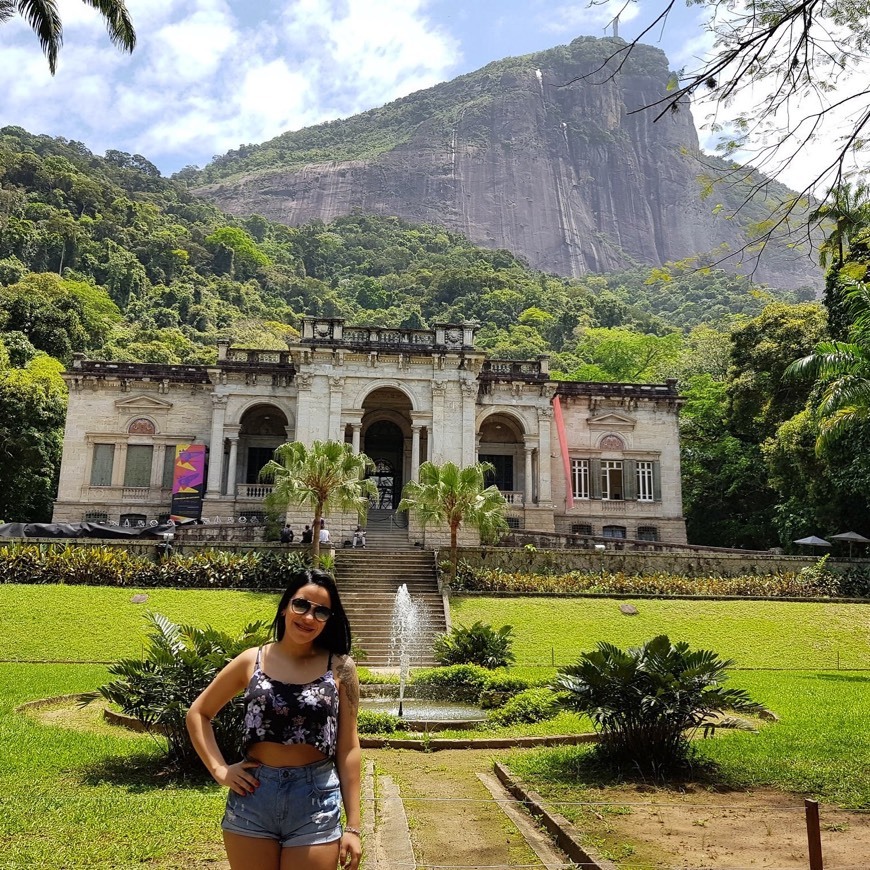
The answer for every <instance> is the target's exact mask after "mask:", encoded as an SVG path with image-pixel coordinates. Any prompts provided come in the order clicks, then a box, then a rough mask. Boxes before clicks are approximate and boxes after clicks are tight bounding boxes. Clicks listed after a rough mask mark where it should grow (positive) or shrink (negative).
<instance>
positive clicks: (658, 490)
mask: <svg viewBox="0 0 870 870" xmlns="http://www.w3.org/2000/svg"><path fill="white" fill-rule="evenodd" d="M652 472H653V498H654V499H655V500H656V501H661V500H662V464H661V462H658V461H656V462H653V464H652Z"/></svg>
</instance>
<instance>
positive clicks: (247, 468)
mask: <svg viewBox="0 0 870 870" xmlns="http://www.w3.org/2000/svg"><path fill="white" fill-rule="evenodd" d="M291 436H292V433H291V432H290V431H289V429H288V425H287V417H286V415H285V414H284V412H283V411H282V410H281V409H280V408H276V407H275V406H274V405H255V406H254V407H253V408H248V410H247V411H245V413H244V414H242V418H241V420H240V425H239V459H238V465H239V468H238V471H237V474H236V480H235V481H230V483H231V484H236V483H239V484H257V483H259V482H260V469H261V468H262V467H263V466H264V465H265V464H266V463H267V462H268V461H269V460H270V459H271V458H272V454H273V453H274V452H275V448H276V447H278V446H280V445H281V444H283V443H284V442H285V441H287V440H290V438H291ZM231 491H232V490H231Z"/></svg>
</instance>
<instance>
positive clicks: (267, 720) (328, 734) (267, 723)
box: [244, 647, 338, 757]
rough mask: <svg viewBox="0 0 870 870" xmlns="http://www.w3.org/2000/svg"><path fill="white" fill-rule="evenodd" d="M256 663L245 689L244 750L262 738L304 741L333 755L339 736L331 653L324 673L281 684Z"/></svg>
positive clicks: (336, 694)
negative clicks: (314, 678)
mask: <svg viewBox="0 0 870 870" xmlns="http://www.w3.org/2000/svg"><path fill="white" fill-rule="evenodd" d="M262 653H263V648H262V647H260V649H258V650H257V663H256V665H255V667H254V673H253V674H252V676H251V681H250V682H249V683H248V688H247V689H245V739H244V751H245V752H247V751H248V749H249V748H250V747H251V746H252V745H253V744H254V743H259V742H261V741H268V742H269V743H283V744H286V745H288V746H289V745H291V744H294V743H306V744H308V745H310V746H313V747H314V748H315V749H319V750H320V751H321V752H322V753H323V754H324V755H326V756H328V757H331V756H334V755H335V746H336V742H337V738H338V686H337V685H336V682H335V675H334V674H333V673H332V653H330V654H329V662H328V664H327V666H326V668H327V670H326V673H325V674H324V675H323V676H321V677H317V679H316V680H312V681H311V682H310V683H282V682H281V681H280V680H273V679H272V678H271V677H269V676H268V675H267V674H264V673H263V668H262V665H261V664H260V658H261V656H262Z"/></svg>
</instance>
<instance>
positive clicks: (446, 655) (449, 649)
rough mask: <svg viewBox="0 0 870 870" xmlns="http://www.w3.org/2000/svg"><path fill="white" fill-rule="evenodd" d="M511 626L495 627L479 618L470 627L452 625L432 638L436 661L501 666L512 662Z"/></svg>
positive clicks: (450, 663)
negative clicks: (435, 637)
mask: <svg viewBox="0 0 870 870" xmlns="http://www.w3.org/2000/svg"><path fill="white" fill-rule="evenodd" d="M512 635H513V626H511V625H503V626H502V627H501V628H498V629H495V628H493V627H492V626H491V625H488V624H487V623H485V622H481V621H480V620H478V621H477V622H475V623H474V625H472V626H471V627H469V628H466V627H465V626H464V625H455V626H454V627H453V628H452V629H451V630H450V631H449V632H448V633H447V634H442V635H439V636H438V638H437V639H436V640H435V647H434V654H435V661H437V662H439V663H440V664H442V665H478V666H479V667H481V668H488V669H489V670H492V669H494V668H504V667H507V666H508V665H510V664H513V662H514V660H515V656H514V654H513V652H512V650H511V647H512V646H513V637H512Z"/></svg>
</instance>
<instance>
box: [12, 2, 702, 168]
mask: <svg viewBox="0 0 870 870" xmlns="http://www.w3.org/2000/svg"><path fill="white" fill-rule="evenodd" d="M659 3H660V0H658V2H657V0H638V2H633V3H632V4H631V5H630V6H628V7H627V8H626V9H625V11H624V12H623V16H622V23H621V25H620V35H621V36H624V37H626V38H631V37H632V36H634V35H635V33H636V32H637V31H638V29H639V28H640V27H641V26H642V25H644V24H646V23H648V22H649V21H650V20H651V19H652V18H654V17H655V15H656V14H657V12H658V10H659V8H660V5H659ZM58 4H59V7H60V11H61V15H62V18H63V21H64V25H65V29H64V35H65V40H64V46H63V48H62V50H61V53H60V61H59V65H58V72H57V75H56V76H54V77H53V78H52V76H50V75H49V73H48V67H47V64H46V62H45V59H44V57H43V56H42V53H41V52H40V50H39V45H38V42H37V40H36V37H35V36H34V35H33V33H32V31H30V29H29V28H28V27H27V26H26V25H25V24H24V22H22V21H21V20H13V21H11V22H9V23H7V24H4V25H2V26H0V93H2V94H3V96H2V97H0V124H2V125H5V124H16V125H19V126H21V127H24V128H25V129H27V130H29V131H31V132H34V133H47V134H49V135H52V136H64V137H66V138H68V139H75V140H79V141H82V142H84V143H85V145H87V147H89V148H90V149H91V150H92V151H94V152H96V153H98V154H102V153H103V152H104V151H105V150H106V149H107V148H116V149H119V150H122V151H129V152H131V153H140V154H143V155H144V156H146V157H147V158H148V159H149V160H151V161H152V162H154V163H155V164H156V165H157V166H158V167H159V168H160V170H161V171H162V172H163V173H164V174H170V173H172V172H174V171H176V170H178V169H180V168H181V167H182V166H185V165H188V164H197V165H200V166H202V165H204V164H205V163H207V162H208V161H209V160H210V159H211V157H212V156H213V155H216V154H221V153H223V152H225V151H226V150H228V149H229V148H235V147H237V146H238V145H239V144H241V143H248V142H262V141H264V140H266V139H269V138H271V137H272V136H275V135H277V134H278V133H281V132H283V131H285V130H290V129H297V128H299V127H304V126H307V125H310V124H315V123H318V122H320V121H325V120H329V119H332V118H338V117H346V116H348V115H352V114H355V113H356V112H360V111H364V110H366V109H369V108H372V107H374V106H379V105H382V104H384V103H386V102H389V101H390V100H392V99H396V98H397V97H400V96H403V95H405V94H408V93H411V92H412V91H416V90H420V89H421V88H426V87H429V86H431V85H433V84H436V83H437V82H439V81H444V80H446V79H450V78H453V77H454V76H457V75H460V74H462V73H465V72H469V71H471V70H474V69H477V68H479V67H481V66H483V65H485V64H486V63H489V62H490V61H493V60H497V59H499V58H502V57H505V56H507V55H518V54H526V53H528V52H532V51H537V50H540V49H544V48H549V47H551V46H554V45H559V44H562V43H565V42H569V41H570V40H572V39H574V38H575V37H577V36H580V35H593V36H601V35H603V34H604V26H605V25H606V24H607V22H609V21H610V20H611V19H612V17H613V15H614V12H615V11H616V10H617V9H621V8H623V4H624V0H618V2H616V0H607V2H604V3H603V5H598V6H592V7H590V6H588V5H586V4H585V3H584V2H582V0H581V2H577V3H570V2H560V0H550V2H545V0H525V2H519V0H500V2H495V0H464V2H460V0H127V5H128V8H129V10H130V13H131V15H132V17H133V20H134V24H135V26H136V30H137V34H138V46H137V48H136V50H135V52H134V53H133V54H132V55H126V54H122V53H120V52H119V51H117V50H116V49H115V48H113V47H112V45H111V44H110V42H109V40H108V37H107V36H106V34H105V30H104V27H103V24H102V20H101V19H100V18H99V16H98V15H97V14H96V13H95V12H94V11H93V10H92V9H90V8H89V7H87V6H86V5H85V4H83V3H82V2H81V0H58ZM700 15H701V12H700V10H699V7H698V6H688V7H687V6H685V5H684V4H676V7H675V10H674V13H673V14H672V17H671V19H670V21H669V22H668V24H667V26H666V27H665V28H663V29H661V30H659V31H657V32H655V33H653V34H650V36H649V37H648V38H647V39H646V40H645V41H646V42H649V43H651V44H654V45H658V46H659V47H661V48H662V49H663V50H664V51H665V52H666V53H667V54H668V57H669V58H670V60H671V64H672V67H674V68H677V67H680V66H684V65H685V66H691V65H692V62H693V58H697V57H698V56H701V55H703V54H704V52H705V51H707V50H709V40H708V39H707V37H706V36H705V34H704V31H703V28H702V23H701V18H700ZM695 114H696V123H698V122H699V117H702V116H703V114H704V113H703V111H702V112H700V113H699V112H697V111H696V113H695ZM703 136H704V134H703V133H702V139H703Z"/></svg>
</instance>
